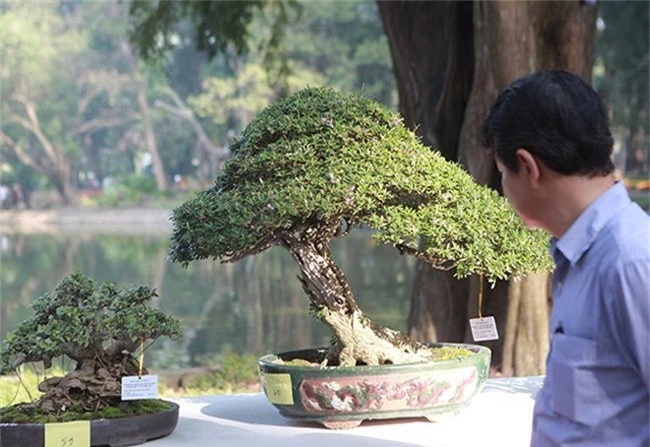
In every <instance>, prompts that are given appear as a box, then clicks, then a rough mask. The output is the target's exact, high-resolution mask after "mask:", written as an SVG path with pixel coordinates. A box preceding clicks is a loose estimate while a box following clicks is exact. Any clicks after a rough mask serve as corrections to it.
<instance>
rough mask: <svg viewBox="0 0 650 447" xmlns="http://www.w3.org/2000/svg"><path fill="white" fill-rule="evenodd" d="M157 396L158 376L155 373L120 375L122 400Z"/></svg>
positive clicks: (154, 397)
mask: <svg viewBox="0 0 650 447" xmlns="http://www.w3.org/2000/svg"><path fill="white" fill-rule="evenodd" d="M157 398H158V376H157V375H156V374H149V375H146V376H128V377H122V400H136V399H157Z"/></svg>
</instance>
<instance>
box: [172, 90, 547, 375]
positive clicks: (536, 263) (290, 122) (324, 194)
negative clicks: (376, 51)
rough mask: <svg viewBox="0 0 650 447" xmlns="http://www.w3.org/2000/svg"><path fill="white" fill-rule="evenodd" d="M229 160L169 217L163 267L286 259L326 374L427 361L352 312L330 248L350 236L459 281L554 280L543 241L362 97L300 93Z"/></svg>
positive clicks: (255, 124)
mask: <svg viewBox="0 0 650 447" xmlns="http://www.w3.org/2000/svg"><path fill="white" fill-rule="evenodd" d="M230 149H231V151H232V153H233V157H232V159H231V160H229V161H228V162H227V164H226V166H225V167H224V170H223V174H222V175H221V176H220V177H219V178H217V179H216V182H215V183H214V185H213V186H212V187H210V188H208V189H207V190H205V191H202V192H199V193H198V194H197V195H196V196H195V197H193V198H192V199H191V200H189V201H187V202H186V203H183V204H182V205H181V206H179V207H178V208H177V209H175V210H174V213H173V217H172V220H173V224H174V228H173V233H172V237H171V251H170V256H171V259H172V260H174V261H177V262H180V263H182V264H183V265H187V264H188V263H189V262H191V261H193V260H197V259H204V258H214V259H220V260H222V261H224V262H234V261H238V260H240V259H242V258H244V257H245V256H249V255H255V254H257V253H261V252H262V251H264V250H267V249H269V248H270V247H273V246H279V247H282V248H283V249H286V250H288V251H289V253H290V254H291V256H292V257H293V259H294V260H295V261H296V263H297V264H298V266H299V268H300V275H299V279H300V281H301V282H302V286H303V289H304V291H305V293H306V294H307V296H308V298H309V300H310V302H311V310H312V313H313V315H314V316H315V317H316V318H317V319H319V320H320V321H322V322H323V323H325V324H326V325H327V326H329V328H330V329H331V330H332V333H333V344H332V346H331V348H330V349H329V351H328V354H327V356H326V359H325V361H324V363H326V364H330V365H336V364H339V365H346V366H349V365H357V364H367V365H376V364H383V363H393V364H399V363H411V362H420V361H426V360H429V359H431V358H432V355H433V354H432V350H431V349H430V348H428V347H427V346H425V345H423V344H420V343H417V342H415V341H413V340H411V339H409V338H408V337H407V336H406V335H405V334H403V333H401V332H397V331H394V330H391V329H389V328H385V327H382V326H380V325H379V324H377V323H375V322H374V321H372V320H371V319H370V318H368V316H367V315H365V314H364V313H363V312H362V310H361V309H360V308H359V306H358V305H357V303H356V302H355V299H354V295H353V292H352V290H351V289H350V285H349V283H348V281H347V279H346V277H345V275H344V273H343V272H342V271H341V269H340V268H339V267H338V266H337V265H336V264H335V263H334V261H333V260H332V257H331V256H330V241H331V240H332V238H334V237H341V236H345V235H346V234H348V232H349V231H351V230H352V229H354V228H357V227H360V226H368V227H370V228H371V229H373V230H375V234H374V237H375V238H376V239H377V240H378V241H379V242H381V243H386V244H392V245H394V246H395V247H396V249H397V250H398V251H399V252H400V253H402V254H407V255H412V256H416V257H418V258H420V259H423V260H425V261H427V262H429V263H431V264H432V265H433V266H434V267H436V268H439V269H455V274H456V275H457V276H458V277H464V276H467V275H470V274H472V273H478V274H482V275H484V276H485V277H486V278H487V280H489V281H494V280H496V279H497V278H500V279H505V278H508V277H511V276H517V275H521V274H524V273H528V272H535V271H542V270H548V269H549V267H550V260H549V258H548V256H547V249H546V242H547V236H545V234H544V233H541V232H533V231H529V230H527V229H526V228H525V227H524V226H523V224H522V222H521V221H520V220H519V218H518V217H517V216H516V214H515V213H514V211H513V210H512V209H511V207H510V206H509V205H508V204H507V202H506V201H505V199H504V198H502V197H500V196H499V195H498V194H497V193H496V192H495V191H493V190H490V189H488V188H487V187H483V186H480V185H478V184H476V183H475V182H474V181H473V179H472V178H471V176H470V175H469V174H468V173H466V172H465V171H464V170H463V169H462V168H461V167H460V166H458V165H456V164H454V163H450V162H448V161H446V160H444V158H443V157H442V156H441V155H439V154H438V153H436V152H434V151H432V150H431V149H429V148H427V147H425V146H424V145H423V144H422V143H421V142H420V140H419V138H418V137H417V136H416V135H415V134H414V133H413V132H411V131H409V130H408V129H407V128H406V127H405V126H404V124H403V123H402V119H401V118H400V116H399V115H398V114H396V113H394V112H392V111H390V110H388V109H386V108H385V107H383V106H382V105H380V104H378V103H376V102H374V101H371V100H369V99H366V98H363V97H361V96H357V95H348V94H341V93H338V92H336V91H334V90H332V89H329V88H308V89H305V90H302V91H299V92H298V93H296V94H294V95H292V96H290V97H288V98H286V99H283V100H279V101H277V102H275V103H273V104H271V105H270V106H269V107H267V108H266V109H265V110H263V111H262V112H260V113H259V115H258V116H257V117H256V118H255V119H253V121H252V122H251V123H250V124H249V125H248V126H247V127H246V129H245V130H244V131H243V133H242V134H241V135H240V136H238V137H237V138H236V139H235V140H234V141H233V143H232V145H231V148H230Z"/></svg>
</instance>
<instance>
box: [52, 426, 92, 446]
mask: <svg viewBox="0 0 650 447" xmlns="http://www.w3.org/2000/svg"><path fill="white" fill-rule="evenodd" d="M45 447H90V421H74V422H61V423H54V424H45Z"/></svg>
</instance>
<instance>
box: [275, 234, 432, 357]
mask: <svg viewBox="0 0 650 447" xmlns="http://www.w3.org/2000/svg"><path fill="white" fill-rule="evenodd" d="M315 233H316V234H319V235H320V234H323V233H320V232H319V231H316V232H315ZM277 237H279V239H280V240H281V242H282V246H283V247H284V248H286V249H287V250H288V251H289V253H290V254H291V256H292V257H293V259H294V260H295V261H296V263H297V264H298V266H299V267H300V271H301V275H300V276H299V280H300V282H301V283H302V286H303V290H304V291H305V293H306V294H307V296H308V297H309V300H310V301H311V305H312V309H313V310H314V312H315V314H316V317H317V318H318V319H319V320H320V321H321V322H323V323H324V324H325V325H327V326H328V327H329V328H330V330H331V331H332V333H333V335H334V338H335V342H334V344H333V346H332V347H331V349H330V351H329V352H328V354H327V357H326V359H325V362H326V363H328V364H332V363H336V362H338V363H339V364H340V365H341V366H354V365H357V364H366V365H378V364H387V363H392V364H403V363H413V362H417V361H424V360H426V359H427V358H428V357H429V356H427V354H426V352H427V351H428V348H427V347H425V346H424V345H421V344H419V343H417V342H413V341H412V340H411V339H410V338H409V337H407V336H406V334H404V333H402V332H398V331H394V330H392V329H388V328H385V327H383V326H381V325H379V324H377V323H375V322H374V321H372V320H370V319H369V318H368V317H367V316H366V315H365V314H364V313H363V312H362V311H361V309H360V308H359V306H358V305H357V303H356V301H355V299H354V296H353V294H352V291H351V290H350V285H349V283H348V280H347V278H346V277H345V275H344V274H343V272H342V271H341V270H340V269H339V268H338V266H337V265H336V264H335V263H334V261H333V260H332V259H331V257H330V252H329V238H330V237H331V233H330V234H329V235H325V236H324V237H323V238H322V239H317V240H310V238H309V237H301V238H300V239H298V238H296V237H295V236H293V235H291V234H288V233H282V234H279V235H278V236H277Z"/></svg>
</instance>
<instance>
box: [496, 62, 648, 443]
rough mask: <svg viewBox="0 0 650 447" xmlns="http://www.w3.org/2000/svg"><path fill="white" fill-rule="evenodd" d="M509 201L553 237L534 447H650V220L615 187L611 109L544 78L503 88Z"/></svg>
mask: <svg viewBox="0 0 650 447" xmlns="http://www.w3.org/2000/svg"><path fill="white" fill-rule="evenodd" d="M483 140H484V144H485V145H486V146H487V147H489V148H490V149H491V150H492V151H493V153H494V156H495V161H496V163H497V167H498V169H499V171H500V172H501V174H502V177H501V181H502V186H503V192H504V194H505V195H506V197H508V199H509V200H510V202H511V203H512V205H513V207H514V208H515V209H516V210H517V212H518V214H519V215H520V216H521V218H522V219H523V221H524V222H525V223H526V224H527V225H528V226H530V227H539V228H544V229H546V230H547V231H549V232H550V233H551V235H552V236H553V239H552V242H551V254H552V256H553V259H554V260H555V264H556V269H555V272H554V274H553V310H552V312H551V319H550V327H549V329H550V350H549V353H548V357H547V360H546V378H545V380H544V386H543V388H542V390H541V391H540V393H539V395H538V396H537V399H536V402H535V410H534V416H533V433H532V441H531V445H532V446H534V447H542V446H615V447H624V446H649V445H650V413H649V406H650V400H649V394H648V390H649V388H650V286H649V283H650V218H649V217H648V215H647V214H646V213H645V212H644V211H643V210H641V208H639V206H638V205H636V204H635V203H633V202H632V201H630V198H629V195H628V193H627V191H626V189H625V187H624V186H623V184H622V183H618V182H616V181H615V179H614V176H613V174H612V173H613V171H614V166H613V164H612V161H611V152H612V146H613V139H612V136H611V133H610V130H609V124H608V119H607V111H606V108H605V106H604V104H603V102H602V100H601V99H600V97H599V96H598V94H597V93H596V92H595V91H594V90H593V89H592V88H591V87H590V86H589V85H587V84H586V83H585V82H584V81H583V80H582V79H580V78H579V77H578V76H576V75H574V74H570V73H567V72H564V71H546V72H540V73H535V74H532V75H529V76H525V77H523V78H520V79H518V80H517V81H515V82H514V83H513V84H511V85H510V86H509V87H508V88H507V89H505V90H504V91H503V92H502V93H501V94H500V95H499V97H498V98H497V100H496V102H495V104H494V105H493V106H492V109H491V111H490V114H489V116H488V117H487V118H486V120H485V122H484V124H483Z"/></svg>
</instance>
